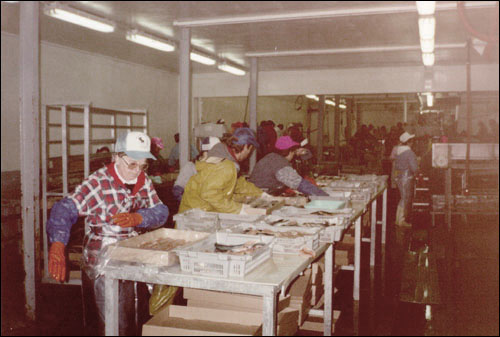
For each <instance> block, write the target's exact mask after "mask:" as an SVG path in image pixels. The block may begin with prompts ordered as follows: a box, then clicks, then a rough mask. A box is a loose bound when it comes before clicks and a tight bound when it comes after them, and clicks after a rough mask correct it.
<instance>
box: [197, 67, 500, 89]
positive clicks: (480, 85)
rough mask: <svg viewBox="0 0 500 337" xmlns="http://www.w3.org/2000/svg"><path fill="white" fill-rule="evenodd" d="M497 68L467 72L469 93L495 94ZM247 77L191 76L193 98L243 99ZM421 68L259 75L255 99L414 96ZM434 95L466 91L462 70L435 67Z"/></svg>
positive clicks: (420, 82)
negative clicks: (376, 95)
mask: <svg viewBox="0 0 500 337" xmlns="http://www.w3.org/2000/svg"><path fill="white" fill-rule="evenodd" d="M498 70H499V69H498V64H493V65H475V66H472V69H471V74H472V78H471V87H472V91H498V89H499V84H498V81H499V75H498ZM249 83H250V82H249V75H248V74H247V75H245V76H234V75H230V74H225V73H211V74H197V75H194V76H193V96H194V97H223V96H247V95H248V88H249ZM424 85H425V74H424V67H423V66H422V67H392V68H362V69H330V70H328V69H325V70H310V71H281V72H273V71H270V72H260V73H259V89H258V90H259V95H261V96H282V95H304V94H328V95H332V94H340V95H342V94H351V95H352V94H379V93H405V92H410V93H416V92H422V91H428V90H425V86H424ZM432 91H434V92H448V91H466V69H465V65H463V66H435V67H434V75H433V86H432Z"/></svg>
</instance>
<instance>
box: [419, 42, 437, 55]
mask: <svg viewBox="0 0 500 337" xmlns="http://www.w3.org/2000/svg"><path fill="white" fill-rule="evenodd" d="M420 49H422V53H433V52H434V39H420Z"/></svg>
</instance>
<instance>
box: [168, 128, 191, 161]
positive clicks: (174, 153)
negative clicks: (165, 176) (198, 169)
mask: <svg viewBox="0 0 500 337" xmlns="http://www.w3.org/2000/svg"><path fill="white" fill-rule="evenodd" d="M174 140H175V145H174V147H173V148H172V150H171V151H170V155H169V156H168V165H169V166H170V167H171V168H174V169H175V168H177V169H178V168H179V134H178V133H176V134H175V135H174ZM198 154H199V153H198V150H197V149H196V148H195V147H194V146H193V144H191V159H194V158H196V157H198Z"/></svg>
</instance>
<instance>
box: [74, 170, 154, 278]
mask: <svg viewBox="0 0 500 337" xmlns="http://www.w3.org/2000/svg"><path fill="white" fill-rule="evenodd" d="M69 198H70V199H71V200H73V202H74V203H75V205H76V208H77V210H78V215H79V216H86V219H85V223H86V225H87V226H88V228H89V229H90V230H89V231H88V232H87V233H86V234H85V239H84V251H83V261H82V262H83V264H84V267H91V268H95V267H96V265H97V264H98V263H99V260H100V258H101V250H102V248H104V247H105V246H107V245H109V244H112V243H115V242H117V241H120V240H123V239H126V238H129V237H132V236H137V232H136V231H135V230H134V227H128V228H122V227H120V226H118V225H115V224H114V223H113V220H112V216H114V215H116V214H119V213H133V212H137V211H138V210H140V209H145V208H153V207H155V206H157V205H161V204H162V202H161V200H160V198H159V197H158V195H157V194H156V191H155V190H154V188H153V184H152V182H151V180H150V179H149V178H148V177H147V176H146V175H145V174H144V172H141V174H140V175H139V177H138V178H137V183H136V184H135V187H134V189H133V191H130V190H129V189H128V188H127V187H126V186H125V185H124V184H123V183H122V182H121V180H120V179H119V178H118V176H117V174H116V172H115V167H114V164H113V163H111V164H109V165H107V166H106V167H103V168H102V169H99V170H97V171H96V172H94V173H93V174H92V175H90V176H89V177H88V178H87V179H86V180H85V181H84V182H83V183H82V184H81V185H79V186H78V187H77V188H76V189H75V192H74V193H73V194H72V195H71V196H70V197H69ZM157 225H158V226H160V225H162V224H157ZM138 227H141V225H139V226H138Z"/></svg>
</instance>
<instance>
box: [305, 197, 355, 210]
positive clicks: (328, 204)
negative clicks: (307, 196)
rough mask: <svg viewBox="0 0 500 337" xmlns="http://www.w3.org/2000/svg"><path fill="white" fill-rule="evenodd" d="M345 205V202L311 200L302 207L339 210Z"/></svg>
mask: <svg viewBox="0 0 500 337" xmlns="http://www.w3.org/2000/svg"><path fill="white" fill-rule="evenodd" d="M345 204H346V201H345V200H320V199H317V200H312V201H311V202H309V203H307V204H305V205H304V208H319V209H327V210H332V209H341V208H344V207H345Z"/></svg>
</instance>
